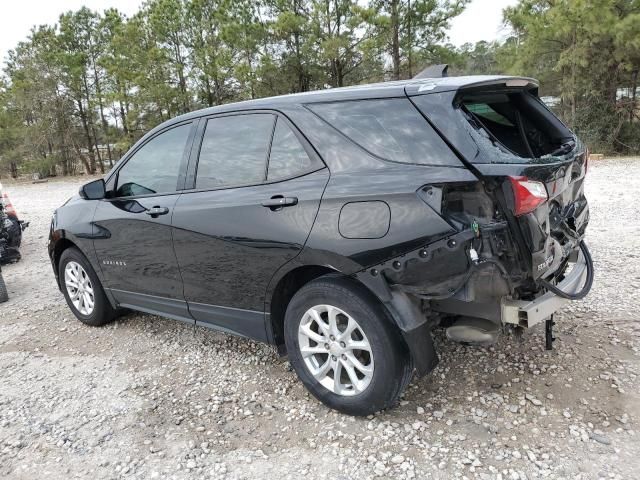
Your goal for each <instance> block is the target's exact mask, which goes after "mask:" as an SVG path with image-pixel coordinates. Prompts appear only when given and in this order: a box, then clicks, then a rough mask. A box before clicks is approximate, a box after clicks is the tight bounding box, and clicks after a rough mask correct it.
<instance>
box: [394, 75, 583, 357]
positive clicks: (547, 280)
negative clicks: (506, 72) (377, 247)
mask: <svg viewBox="0 0 640 480" xmlns="http://www.w3.org/2000/svg"><path fill="white" fill-rule="evenodd" d="M406 93H407V95H408V96H409V98H410V99H411V101H412V102H413V104H414V105H415V106H416V108H418V109H419V111H420V112H421V113H422V114H423V116H424V117H425V119H426V120H427V121H429V123H430V124H431V125H432V126H433V127H434V129H435V130H436V131H437V132H438V133H439V134H440V135H441V137H442V138H443V139H444V140H445V141H446V142H447V143H448V144H449V146H450V148H451V149H452V150H453V151H454V152H455V153H456V154H457V155H458V157H459V158H460V159H461V160H462V161H463V162H464V163H465V165H466V166H467V168H468V169H469V170H471V171H472V172H473V173H474V175H475V176H476V178H477V179H478V180H477V181H476V182H464V183H453V184H452V183H444V184H433V185H425V186H424V187H423V188H422V189H421V190H420V191H419V192H418V195H419V196H420V197H421V198H423V200H424V201H425V202H426V203H427V204H428V205H429V206H430V207H431V208H433V209H434V210H435V211H436V212H437V213H438V214H439V215H440V216H441V217H442V218H443V219H445V220H446V221H447V222H448V223H449V224H450V225H451V226H452V228H453V229H455V231H457V232H458V234H457V236H455V241H454V244H453V245H452V243H451V242H449V243H447V242H444V243H442V244H441V245H438V246H433V245H432V246H428V247H426V248H425V249H424V250H423V253H422V254H420V253H419V252H418V254H417V255H416V258H415V260H416V262H415V263H416V265H415V267H413V268H412V267H411V266H410V264H409V263H407V267H408V268H403V269H401V270H397V269H396V270H394V269H390V270H389V271H388V272H386V273H385V275H386V278H387V280H388V281H389V283H390V285H391V286H392V287H391V288H392V289H396V290H398V291H401V292H403V293H406V294H409V295H411V296H412V297H413V298H417V299H420V300H422V305H423V308H424V310H425V311H427V313H428V314H429V315H431V317H432V318H433V319H435V320H436V321H444V322H447V325H449V328H448V329H447V335H448V336H449V338H451V339H453V340H458V341H463V342H468V343H475V344H490V343H492V342H494V341H495V340H496V338H497V335H498V333H499V332H500V331H501V327H502V325H503V324H504V323H509V324H514V325H517V326H520V327H531V326H533V325H535V324H537V323H539V322H541V321H544V320H547V319H549V318H550V317H551V315H553V313H554V312H555V311H556V310H557V309H559V308H561V307H562V306H563V305H564V304H565V303H566V302H567V301H569V300H570V299H575V298H582V297H583V296H584V295H586V293H587V292H588V290H589V288H590V285H591V281H592V279H593V265H592V263H591V260H590V256H589V253H588V250H587V248H586V245H584V242H583V239H584V235H585V229H586V227H587V224H588V221H589V208H588V204H587V201H586V198H585V196H584V180H585V175H586V173H587V162H588V152H587V149H586V148H585V146H584V145H583V144H582V143H581V142H580V141H579V139H577V137H576V136H575V135H574V134H573V133H572V132H571V131H570V130H569V129H568V128H567V127H566V126H565V125H564V124H563V123H562V122H561V121H560V120H559V119H558V118H557V117H556V116H555V115H554V114H553V113H552V112H551V111H550V110H549V109H548V108H547V107H546V106H545V105H544V104H543V103H542V102H541V101H540V99H539V98H538V91H537V84H536V83H535V82H534V81H533V80H531V79H521V78H513V77H506V78H491V79H483V80H482V81H479V82H474V83H470V84H469V85H467V86H465V87H463V88H455V89H453V88H451V89H448V88H447V87H446V84H445V85H440V84H438V82H437V81H434V83H433V84H429V83H427V84H425V83H424V82H422V83H419V84H416V85H415V86H414V85H410V86H408V87H407V88H406ZM452 238H454V237H452ZM421 255H422V257H421ZM422 262H427V263H428V268H424V266H423V265H422V266H420V265H419V264H421V263H422Z"/></svg>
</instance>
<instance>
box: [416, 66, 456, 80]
mask: <svg viewBox="0 0 640 480" xmlns="http://www.w3.org/2000/svg"><path fill="white" fill-rule="evenodd" d="M448 70H449V65H448V64H447V63H443V64H440V65H429V66H428V67H427V68H425V69H424V70H422V71H421V72H420V73H418V74H417V75H416V76H415V77H413V78H414V79H418V78H442V77H448V76H449V72H448Z"/></svg>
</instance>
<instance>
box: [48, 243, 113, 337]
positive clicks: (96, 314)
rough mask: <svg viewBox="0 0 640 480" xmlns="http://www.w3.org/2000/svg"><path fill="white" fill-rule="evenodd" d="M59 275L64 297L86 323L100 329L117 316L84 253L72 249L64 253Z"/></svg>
mask: <svg viewBox="0 0 640 480" xmlns="http://www.w3.org/2000/svg"><path fill="white" fill-rule="evenodd" d="M58 275H59V278H60V284H61V285H62V292H63V293H64V298H65V299H66V300H67V304H68V305H69V308H71V311H73V313H74V315H75V316H76V317H77V318H78V320H80V321H81V322H82V323H85V324H87V325H90V326H92V327H100V326H102V325H105V324H107V323H109V322H110V321H112V320H113V319H114V318H115V317H116V314H117V311H116V310H115V309H114V308H113V307H112V306H111V304H110V303H109V300H108V299H107V296H106V294H105V293H104V289H103V288H102V284H101V283H100V280H99V279H98V276H97V275H96V273H95V271H94V270H93V268H92V267H91V264H90V263H89V261H88V260H87V259H86V257H85V256H84V255H83V254H82V252H80V250H78V249H77V248H73V247H72V248H68V249H67V250H65V251H64V252H62V256H61V257H60V264H59V265H58Z"/></svg>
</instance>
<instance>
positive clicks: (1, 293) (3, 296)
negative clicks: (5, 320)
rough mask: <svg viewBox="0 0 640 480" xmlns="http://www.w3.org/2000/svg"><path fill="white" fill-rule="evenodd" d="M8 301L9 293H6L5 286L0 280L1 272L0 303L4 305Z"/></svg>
mask: <svg viewBox="0 0 640 480" xmlns="http://www.w3.org/2000/svg"><path fill="white" fill-rule="evenodd" d="M7 300H9V292H7V285H6V284H5V283H4V278H2V272H1V271H0V303H4V302H6V301H7Z"/></svg>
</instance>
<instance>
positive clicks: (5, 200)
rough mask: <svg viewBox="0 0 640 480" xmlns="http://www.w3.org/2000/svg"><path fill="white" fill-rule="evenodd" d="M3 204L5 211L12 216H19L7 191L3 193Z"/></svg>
mask: <svg viewBox="0 0 640 480" xmlns="http://www.w3.org/2000/svg"><path fill="white" fill-rule="evenodd" d="M2 206H3V207H4V213H6V214H7V215H9V216H11V217H17V216H18V212H16V209H15V208H14V207H13V204H12V203H11V200H9V195H7V194H6V193H3V194H2Z"/></svg>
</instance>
